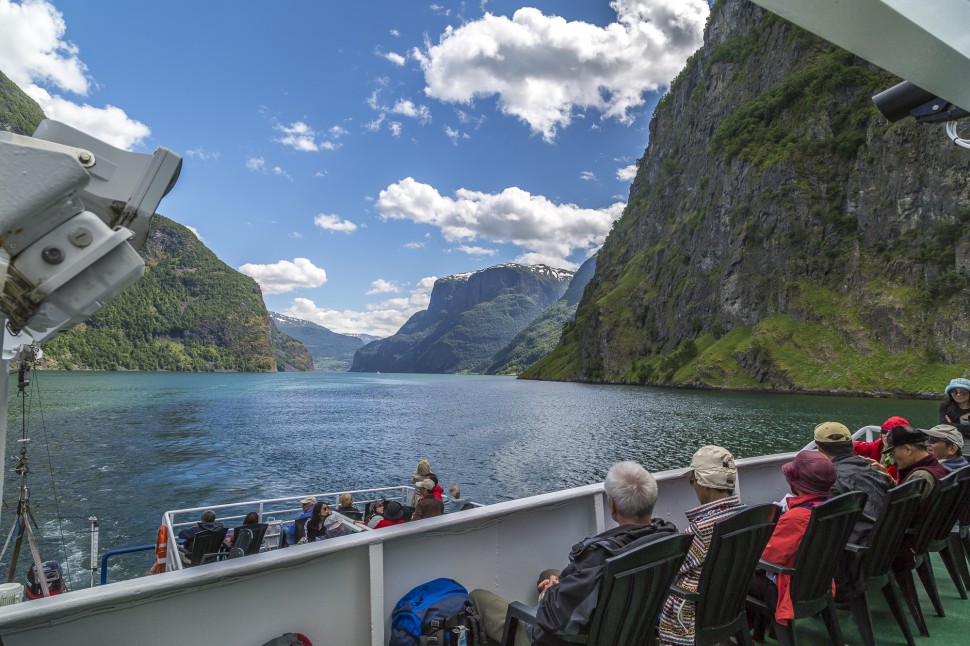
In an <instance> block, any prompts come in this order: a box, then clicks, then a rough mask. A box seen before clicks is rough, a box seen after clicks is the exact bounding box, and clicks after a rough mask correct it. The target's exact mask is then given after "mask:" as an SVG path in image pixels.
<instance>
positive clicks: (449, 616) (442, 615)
mask: <svg viewBox="0 0 970 646" xmlns="http://www.w3.org/2000/svg"><path fill="white" fill-rule="evenodd" d="M388 646H485V631H484V630H483V628H482V618H481V616H480V615H479V614H478V612H477V611H476V610H475V605H474V604H473V603H472V600H471V597H469V596H468V590H466V589H465V588H463V587H462V586H461V585H460V584H459V583H457V582H455V581H452V580H451V579H435V580H434V581H428V582H427V583H424V584H422V585H419V586H418V587H416V588H414V589H413V590H411V591H410V592H408V593H407V594H406V595H404V596H403V597H402V598H401V600H400V601H398V602H397V605H396V606H394V610H393V611H392V612H391V640H390V641H389V642H388Z"/></svg>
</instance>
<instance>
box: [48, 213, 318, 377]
mask: <svg viewBox="0 0 970 646" xmlns="http://www.w3.org/2000/svg"><path fill="white" fill-rule="evenodd" d="M141 255H142V257H143V258H144V259H145V262H146V265H147V266H146V270H145V276H144V277H143V278H142V279H141V280H139V281H138V282H137V283H135V284H134V285H132V286H131V287H129V288H128V289H127V290H126V291H125V292H124V293H123V294H121V296H119V297H118V298H117V299H116V300H115V301H114V302H112V303H109V304H108V305H106V306H105V307H104V308H103V309H102V310H101V311H99V312H98V313H97V314H95V315H94V317H92V318H91V319H90V320H89V321H87V322H86V323H84V324H82V325H80V326H78V327H76V328H74V329H72V330H70V331H68V332H66V333H64V334H62V335H61V336H59V337H57V338H55V339H53V340H52V341H50V342H49V343H47V344H46V346H45V347H44V352H45V354H46V361H47V365H48V367H52V368H69V369H76V368H83V369H96V370H114V369H118V368H121V369H128V370H190V371H212V370H230V371H247V372H248V371H252V372H268V371H275V370H276V369H277V363H276V353H275V351H274V348H273V344H272V341H271V334H270V327H269V314H268V313H267V312H266V307H265V305H263V299H262V295H261V293H260V290H259V287H258V286H257V285H256V283H255V281H253V280H252V279H251V278H249V277H247V276H243V275H242V274H240V273H238V272H237V271H235V270H234V269H232V268H231V267H229V266H228V265H226V264H225V263H223V262H222V261H220V260H219V259H218V258H217V257H216V256H215V254H213V253H212V252H211V251H210V250H209V249H207V248H206V247H205V245H203V244H202V243H201V242H199V239H198V238H196V236H195V234H193V233H192V232H191V231H189V230H188V229H186V228H185V227H183V226H182V225H180V224H177V223H175V222H172V221H171V220H169V219H167V218H164V217H162V216H155V218H154V219H153V220H152V230H151V233H150V234H149V237H148V242H146V243H145V246H144V248H143V249H142V251H141ZM306 358H307V359H309V356H308V355H307V357H306ZM291 365H292V363H291Z"/></svg>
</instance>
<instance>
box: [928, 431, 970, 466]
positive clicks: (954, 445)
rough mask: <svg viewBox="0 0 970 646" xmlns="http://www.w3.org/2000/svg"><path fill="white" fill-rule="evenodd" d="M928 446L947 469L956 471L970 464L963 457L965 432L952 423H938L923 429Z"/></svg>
mask: <svg viewBox="0 0 970 646" xmlns="http://www.w3.org/2000/svg"><path fill="white" fill-rule="evenodd" d="M923 434H924V435H926V438H927V439H926V448H928V449H929V450H930V453H932V454H933V455H934V456H935V457H936V459H937V460H938V461H939V462H940V464H942V465H943V467H944V468H945V469H946V470H947V471H956V470H957V469H962V468H963V467H965V466H968V465H970V463H968V462H967V459H966V458H965V457H963V434H962V433H960V431H958V430H957V428H956V427H955V426H951V425H950V424H937V425H936V426H934V427H933V428H928V429H925V430H924V431H923Z"/></svg>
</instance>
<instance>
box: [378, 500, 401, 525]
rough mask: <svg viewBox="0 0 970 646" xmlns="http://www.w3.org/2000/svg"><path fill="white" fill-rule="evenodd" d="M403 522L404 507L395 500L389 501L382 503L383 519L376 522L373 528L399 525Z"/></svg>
mask: <svg viewBox="0 0 970 646" xmlns="http://www.w3.org/2000/svg"><path fill="white" fill-rule="evenodd" d="M403 522H404V507H403V506H402V505H401V503H399V502H398V501H396V500H391V501H389V502H388V503H387V504H386V505H384V520H382V521H381V522H379V523H377V525H376V526H375V527H374V529H380V528H381V527H390V526H391V525H400V524H401V523H403Z"/></svg>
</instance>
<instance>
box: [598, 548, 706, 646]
mask: <svg viewBox="0 0 970 646" xmlns="http://www.w3.org/2000/svg"><path fill="white" fill-rule="evenodd" d="M692 540H693V537H692V536H691V535H690V534H673V535H671V536H669V537H666V538H660V539H656V540H653V541H650V542H648V543H645V544H642V545H633V546H631V547H629V548H628V549H627V550H626V551H624V552H623V553H621V554H618V555H617V556H614V557H612V558H609V559H607V560H606V566H605V568H604V569H603V580H602V582H601V584H600V592H599V597H598V599H597V602H596V610H595V612H594V613H593V616H592V618H591V619H590V629H589V641H588V644H589V645H590V646H597V645H600V646H606V645H607V644H609V645H611V646H612V645H615V644H645V643H647V638H648V637H649V636H650V635H652V634H653V630H654V626H656V624H657V617H658V616H659V615H660V606H661V605H662V604H663V602H664V599H666V598H667V593H668V590H667V589H668V588H669V587H670V584H671V583H673V581H674V577H675V576H676V575H677V571H678V570H679V569H680V564H681V563H682V562H683V560H684V556H686V555H687V549H688V548H689V547H690V544H691V541H692Z"/></svg>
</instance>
